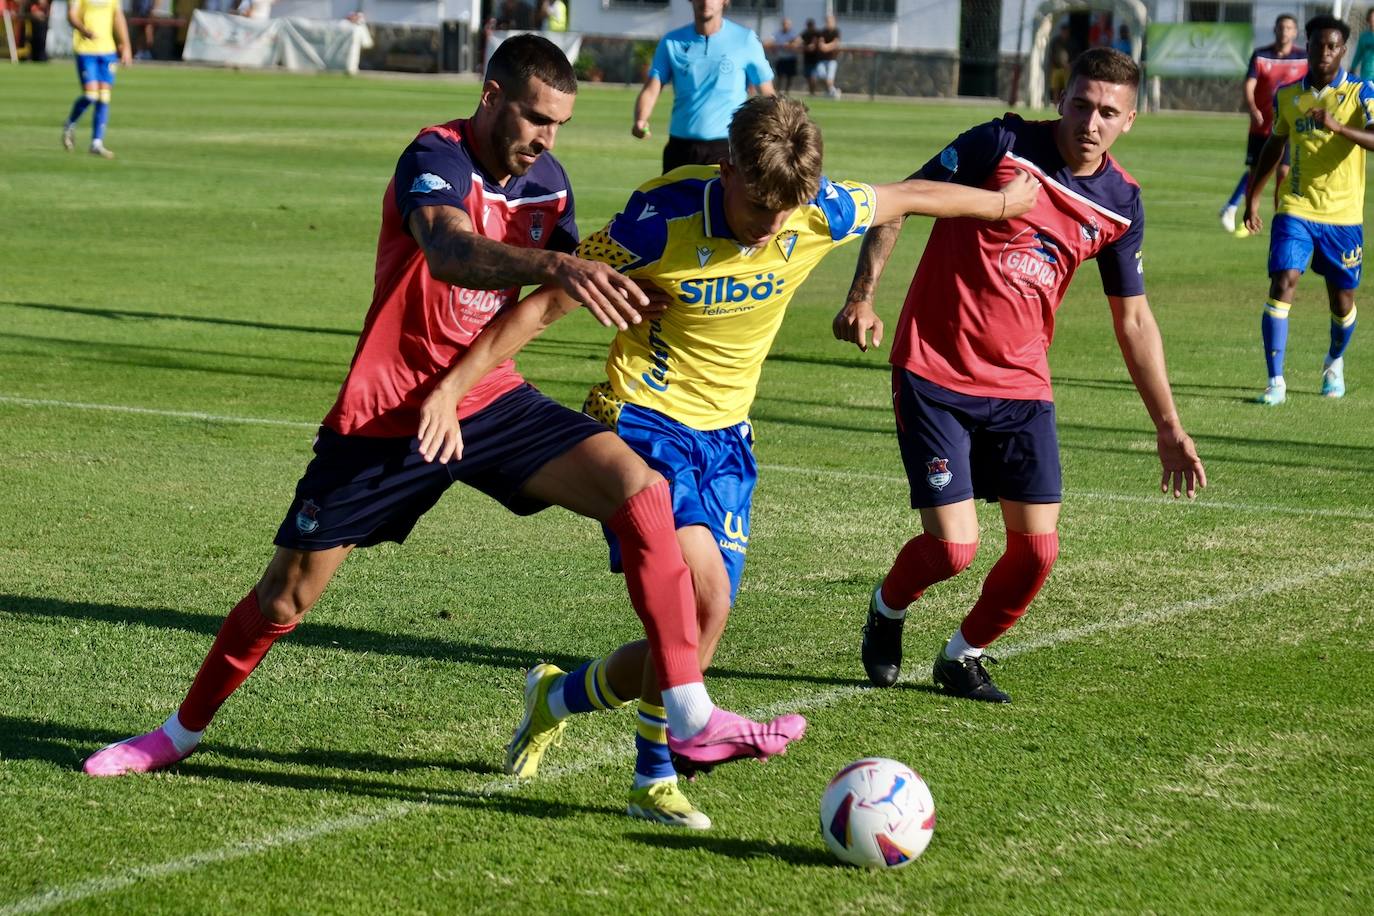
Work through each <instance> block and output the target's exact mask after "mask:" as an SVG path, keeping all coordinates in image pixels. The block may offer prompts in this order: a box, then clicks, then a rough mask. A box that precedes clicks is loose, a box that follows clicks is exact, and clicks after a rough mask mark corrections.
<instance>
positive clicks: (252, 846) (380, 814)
mask: <svg viewBox="0 0 1374 916" xmlns="http://www.w3.org/2000/svg"><path fill="white" fill-rule="evenodd" d="M1371 567H1374V558H1372V559H1367V560H1363V561H1359V562H1355V561H1351V562H1345V563H1336V564H1333V565H1330V566H1324V567H1321V568H1319V569H1314V570H1312V571H1310V572H1307V573H1304V574H1302V575H1297V576H1287V577H1284V578H1280V579H1274V580H1272V581H1270V582H1268V583H1265V584H1264V585H1259V586H1255V587H1253V588H1247V589H1241V590H1240V591H1236V592H1230V593H1227V594H1221V595H1213V596H1211V597H1207V598H1198V599H1195V600H1192V601H1182V602H1178V603H1176V604H1171V605H1167V606H1165V607H1161V608H1155V609H1153V610H1150V609H1146V610H1142V611H1140V612H1139V613H1137V614H1135V615H1134V616H1129V617H1120V618H1116V619H1113V620H1104V621H1100V622H1098V623H1092V624H1085V625H1084V626H1078V627H1066V628H1064V629H1062V630H1056V631H1055V632H1053V633H1047V634H1046V635H1044V636H1042V637H1040V638H1038V639H1033V640H1030V641H1028V642H1024V643H1015V644H1012V645H1009V646H1007V647H1006V649H1005V650H1003V651H1001V652H999V653H998V654H999V655H1000V656H1002V657H1011V656H1014V655H1022V654H1025V653H1028V652H1036V651H1039V650H1041V649H1052V648H1055V647H1057V646H1062V645H1065V644H1066V643H1070V642H1074V641H1075V640H1079V639H1084V638H1086V637H1089V636H1095V635H1097V634H1099V633H1107V632H1112V631H1116V630H1124V629H1127V628H1129V627H1135V626H1141V625H1148V624H1157V623H1162V622H1164V621H1167V620H1170V619H1172V618H1175V617H1181V616H1183V615H1185V614H1191V613H1194V612H1197V611H1204V610H1210V609H1214V608H1219V607H1225V606H1227V605H1231V604H1235V603H1236V602H1239V601H1254V600H1256V599H1260V598H1265V597H1268V596H1269V595H1274V594H1278V593H1280V592H1285V591H1291V590H1293V589H1301V588H1306V587H1308V586H1311V585H1314V584H1316V583H1318V582H1321V581H1322V580H1324V579H1329V578H1334V577H1336V576H1343V575H1346V574H1349V573H1363V572H1366V571H1367V570H1369V569H1370V568H1371ZM929 677H930V669H929V668H928V667H924V666H923V667H921V668H918V669H916V670H914V671H908V673H907V674H906V675H905V676H903V677H902V679H901V681H902V682H903V683H908V682H912V681H918V680H926V679H928V678H929ZM872 689H873V688H871V687H861V686H857V685H856V686H847V687H835V688H832V689H830V690H823V691H819V692H816V693H812V694H808V695H804V696H800V697H796V698H794V699H790V700H785V701H780V702H777V703H773V704H770V705H768V706H765V707H763V708H761V709H755V710H752V711H751V712H750V713H749V715H750V716H751V717H752V718H771V717H773V716H776V715H780V714H782V713H784V712H795V711H799V710H806V709H822V708H825V707H829V706H834V705H835V704H837V703H841V702H843V701H845V700H848V699H851V698H854V697H859V696H862V695H864V694H866V693H868V692H869V691H870V690H872ZM622 748H623V745H617V746H615V747H612V746H610V745H603V746H600V747H593V748H589V749H587V751H586V752H585V753H584V755H583V756H582V758H581V759H579V760H577V761H575V762H573V763H570V764H568V765H565V766H555V767H549V768H547V769H545V770H544V771H543V775H544V778H545V779H558V778H561V777H564V776H572V775H575V774H577V773H582V772H586V771H588V770H593V769H596V768H598V767H601V766H604V765H606V764H608V763H617V762H622V761H624V760H626V759H628V758H629V757H630V756H631V755H630V754H629V753H628V752H627V751H625V750H623V749H622ZM517 787H518V786H517V783H516V782H515V781H514V780H512V779H511V778H510V777H503V778H500V779H493V780H489V781H487V782H486V783H484V784H482V785H481V786H479V787H478V788H477V790H476V791H477V792H478V793H479V794H482V795H496V794H504V793H507V792H512V791H515V790H516V788H517ZM427 807H428V806H427V805H426V804H423V803H420V802H413V803H409V802H402V803H399V804H394V805H390V806H388V807H386V808H383V809H382V810H380V811H375V812H371V813H366V814H355V815H351V816H349V817H341V818H334V819H331V820H326V821H321V822H319V823H317V824H313V825H307V826H301V827H293V828H290V829H287V830H282V831H278V832H277V833H271V834H268V835H266V836H263V837H258V838H256V839H248V840H241V841H239V842H237V843H232V844H230V845H228V846H221V847H220V848H218V849H210V850H206V851H204V852H198V853H192V854H191V855H189V856H183V857H181V858H179V859H171V860H168V861H166V862H159V863H156V864H153V865H138V866H134V867H132V868H128V869H125V870H124V871H122V872H119V873H118V874H114V875H109V876H106V877H100V878H91V879H88V880H85V881H77V882H74V883H72V884H66V885H59V886H57V887H53V888H49V889H48V890H46V891H42V892H40V893H38V894H35V895H33V896H31V897H25V898H24V899H22V900H17V901H15V902H13V903H9V904H6V905H4V906H0V916H11V914H20V913H38V912H42V911H44V910H49V909H52V908H53V907H57V906H63V905H65V904H68V903H74V902H76V901H78V900H85V899H88V898H91V897H96V896H99V895H101V894H107V893H111V892H113V891H118V890H122V889H123V888H126V887H129V886H130V885H132V884H136V883H138V882H140V881H145V880H154V879H157V878H162V877H165V876H167V875H175V874H182V873H185V872H190V871H196V870H198V869H201V868H206V867H209V866H212V865H216V864H218V863H220V862H227V861H231V860H234V859H241V858H244V857H247V856H252V855H257V854H258V853H262V852H266V851H267V850H270V849H279V848H282V847H285V846H293V845H296V844H299V843H306V842H309V841H310V840H314V839H317V838H319V837H323V836H329V835H331V834H335V833H341V832H343V831H348V830H359V829H362V828H365V827H370V826H372V825H374V824H380V823H385V822H387V821H394V820H399V819H401V818H404V817H408V816H410V815H411V814H414V813H416V812H417V811H420V810H423V809H425V808H427Z"/></svg>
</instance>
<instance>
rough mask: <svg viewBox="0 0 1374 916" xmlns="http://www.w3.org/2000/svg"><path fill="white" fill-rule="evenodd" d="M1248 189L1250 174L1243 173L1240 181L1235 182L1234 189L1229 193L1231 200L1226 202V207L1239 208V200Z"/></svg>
mask: <svg viewBox="0 0 1374 916" xmlns="http://www.w3.org/2000/svg"><path fill="white" fill-rule="evenodd" d="M1248 187H1250V173H1249V172H1245V173H1243V174H1242V175H1241V176H1240V181H1238V182H1236V189H1235V190H1234V191H1232V192H1231V199H1230V200H1228V201H1226V206H1228V207H1239V206H1240V200H1241V198H1242V197H1244V196H1245V189H1246V188H1248Z"/></svg>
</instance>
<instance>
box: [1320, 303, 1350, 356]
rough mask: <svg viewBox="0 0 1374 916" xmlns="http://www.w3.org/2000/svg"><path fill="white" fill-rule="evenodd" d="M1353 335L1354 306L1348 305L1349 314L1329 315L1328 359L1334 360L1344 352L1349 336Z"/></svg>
mask: <svg viewBox="0 0 1374 916" xmlns="http://www.w3.org/2000/svg"><path fill="white" fill-rule="evenodd" d="M1354 336H1355V307H1354V306H1353V305H1352V306H1351V307H1350V314H1349V315H1346V316H1345V317H1344V318H1337V317H1336V316H1335V315H1332V316H1331V349H1330V350H1328V351H1326V356H1327V359H1328V360H1331V361H1333V362H1334V361H1335V360H1338V359H1340V358H1341V356H1343V355H1344V354H1345V348H1346V347H1348V346H1350V338H1352V337H1354Z"/></svg>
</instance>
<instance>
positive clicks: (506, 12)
mask: <svg viewBox="0 0 1374 916" xmlns="http://www.w3.org/2000/svg"><path fill="white" fill-rule="evenodd" d="M531 18H532V17H531V10H530V8H529V5H528V4H525V3H522V2H521V0H502V2H501V7H500V9H498V10H497V12H496V28H497V30H498V31H518V30H520V29H528V28H529V27H530V19H531Z"/></svg>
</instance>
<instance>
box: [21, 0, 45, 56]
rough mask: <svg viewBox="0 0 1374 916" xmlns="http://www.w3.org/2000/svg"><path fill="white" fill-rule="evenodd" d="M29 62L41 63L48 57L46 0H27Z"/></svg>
mask: <svg viewBox="0 0 1374 916" xmlns="http://www.w3.org/2000/svg"><path fill="white" fill-rule="evenodd" d="M27 7H28V8H27V10H26V11H25V12H26V13H27V14H28V18H29V62H30V63H35V64H41V63H44V62H46V61H47V59H48V0H29V2H28V4H27Z"/></svg>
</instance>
